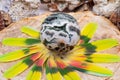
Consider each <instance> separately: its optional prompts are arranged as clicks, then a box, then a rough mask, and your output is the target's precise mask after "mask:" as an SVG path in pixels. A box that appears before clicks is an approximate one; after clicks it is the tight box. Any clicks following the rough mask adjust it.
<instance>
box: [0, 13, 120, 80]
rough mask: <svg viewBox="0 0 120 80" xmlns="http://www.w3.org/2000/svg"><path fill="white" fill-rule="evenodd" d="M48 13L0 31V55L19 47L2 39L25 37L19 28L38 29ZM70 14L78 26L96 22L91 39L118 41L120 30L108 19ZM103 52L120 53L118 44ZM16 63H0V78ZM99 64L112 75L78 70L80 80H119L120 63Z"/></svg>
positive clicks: (20, 76) (84, 14)
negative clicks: (98, 74)
mask: <svg viewBox="0 0 120 80" xmlns="http://www.w3.org/2000/svg"><path fill="white" fill-rule="evenodd" d="M49 14H51V13H46V14H43V15H40V16H36V17H31V18H26V19H22V20H20V21H18V22H16V23H13V24H11V25H10V26H9V27H7V28H6V29H4V30H2V31H0V55H2V54H5V53H6V52H10V51H13V50H16V49H18V48H19V47H17V48H15V47H11V46H4V45H2V44H1V41H2V39H4V38H7V37H27V36H26V35H25V34H23V33H21V32H20V28H21V27H22V26H31V27H34V28H36V29H38V30H39V29H40V25H41V23H42V22H43V20H44V19H45V18H46V17H47V16H48V15H49ZM70 15H72V16H74V17H75V18H76V19H77V21H78V23H79V26H80V28H83V26H84V25H85V24H87V23H88V22H91V21H92V22H97V23H98V25H99V27H98V30H97V32H96V33H95V35H94V37H93V39H92V40H99V39H105V38H115V39H117V40H118V41H119V42H120V32H119V31H118V29H117V28H116V26H114V25H113V24H112V23H111V22H110V21H109V20H108V19H106V18H104V17H100V16H96V15H94V14H93V13H91V12H77V13H70ZM104 52H108V53H111V54H118V55H120V46H117V47H114V48H112V49H109V50H106V51H104ZM16 63H17V61H14V62H10V63H0V65H1V66H0V79H1V80H6V79H5V78H4V77H3V72H4V71H5V70H7V69H8V68H9V67H11V66H13V65H14V64H16ZM8 65H9V66H8ZM99 65H102V66H103V67H106V68H109V69H110V70H112V71H113V72H114V75H113V76H112V77H97V76H93V75H88V74H84V73H81V72H79V74H80V76H81V78H82V80H119V79H120V76H119V75H120V63H111V64H99ZM28 70H29V69H28ZM28 70H26V71H25V72H23V73H22V74H20V75H18V76H17V77H14V78H12V79H11V80H25V76H26V75H27V74H28Z"/></svg>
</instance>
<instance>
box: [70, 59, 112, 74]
mask: <svg viewBox="0 0 120 80" xmlns="http://www.w3.org/2000/svg"><path fill="white" fill-rule="evenodd" d="M69 64H70V65H71V66H73V69H76V70H78V71H81V72H84V73H88V74H92V75H96V76H112V75H113V73H112V71H111V70H109V69H107V68H103V67H100V66H97V65H95V64H93V63H88V62H82V61H75V60H73V61H70V63H69Z"/></svg>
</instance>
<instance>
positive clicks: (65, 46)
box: [40, 13, 80, 54]
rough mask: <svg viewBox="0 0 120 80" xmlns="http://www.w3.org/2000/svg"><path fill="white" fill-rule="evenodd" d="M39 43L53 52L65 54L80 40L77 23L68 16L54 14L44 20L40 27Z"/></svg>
mask: <svg viewBox="0 0 120 80" xmlns="http://www.w3.org/2000/svg"><path fill="white" fill-rule="evenodd" d="M40 32H41V41H42V42H43V43H44V45H45V46H46V47H47V48H48V49H50V50H53V51H57V52H60V53H63V54H64V53H66V52H68V51H70V50H71V49H73V46H74V45H76V43H77V42H78V41H79V39H80V28H79V25H78V23H77V21H76V20H75V19H74V18H73V17H72V16H71V15H68V14H65V13H55V14H52V15H50V16H49V17H47V18H46V19H45V21H44V22H43V23H42V26H41V31H40Z"/></svg>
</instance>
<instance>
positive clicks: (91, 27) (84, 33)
mask: <svg viewBox="0 0 120 80" xmlns="http://www.w3.org/2000/svg"><path fill="white" fill-rule="evenodd" d="M97 26H98V25H97V23H94V22H91V23H88V24H87V25H86V26H85V27H84V28H83V29H82V30H81V39H82V40H84V42H85V43H87V42H88V41H89V40H90V39H91V38H92V37H93V35H94V33H95V31H96V29H97Z"/></svg>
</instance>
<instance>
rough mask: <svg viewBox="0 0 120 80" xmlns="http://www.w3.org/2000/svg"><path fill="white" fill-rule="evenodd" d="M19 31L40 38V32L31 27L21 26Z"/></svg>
mask: <svg viewBox="0 0 120 80" xmlns="http://www.w3.org/2000/svg"><path fill="white" fill-rule="evenodd" d="M21 31H22V32H23V33H25V34H27V35H29V36H31V37H34V38H38V39H39V38H40V32H39V31H37V30H35V29H33V28H31V27H28V26H24V27H22V28H21Z"/></svg>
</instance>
